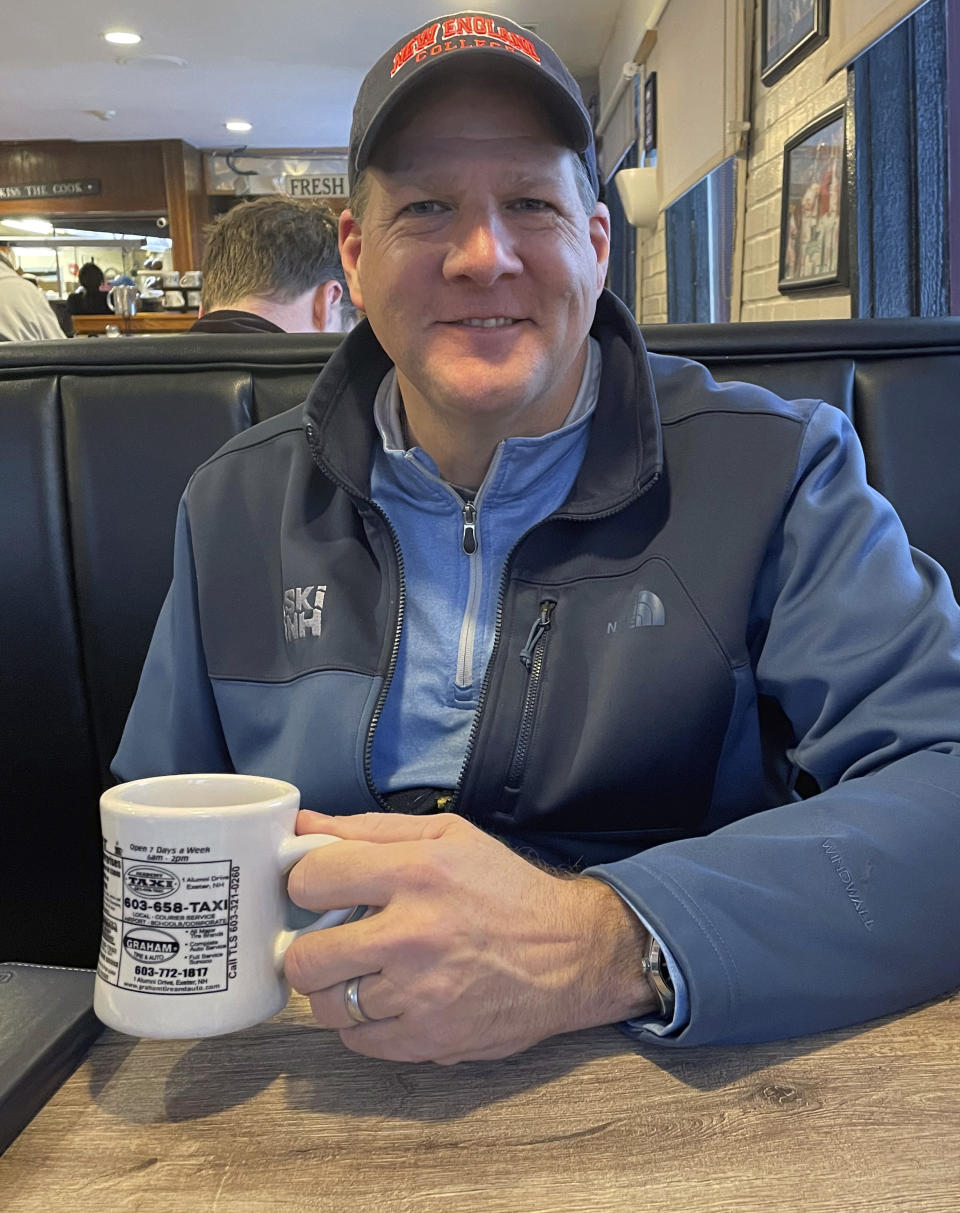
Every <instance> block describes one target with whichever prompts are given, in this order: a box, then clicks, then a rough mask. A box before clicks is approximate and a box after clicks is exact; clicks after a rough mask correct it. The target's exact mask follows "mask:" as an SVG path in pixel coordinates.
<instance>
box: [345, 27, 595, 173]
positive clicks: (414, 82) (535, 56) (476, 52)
mask: <svg viewBox="0 0 960 1213" xmlns="http://www.w3.org/2000/svg"><path fill="white" fill-rule="evenodd" d="M468 63H469V64H474V63H480V64H483V63H493V64H503V63H509V64H512V65H514V67H515V70H516V72H517V74H518V76H519V78H520V79H526V80H528V81H529V83H530V84H531V85H532V86H533V87H534V88H537V89H538V90H539V91H540V93H541V95H542V96H543V97H544V98H545V99H546V101H547V103H548V106H549V111H550V113H551V115H552V116H554V117H555V118H556V120H557V121H558V123H559V125H560V128H561V129H562V131H563V133H564V136H565V138H566V140H567V142H568V144H569V146H570V147H571V148H572V149H573V151H575V152H576V153H577V154H578V155H579V157H580V159H581V160H582V161H583V163H584V166H585V167H586V170H587V174H588V176H589V178H590V184H591V185H592V186H593V189H594V193H597V192H598V191H599V186H598V182H597V155H596V149H595V147H594V142H593V127H592V126H591V123H590V115H589V114H588V113H587V109H586V106H585V105H584V104H583V98H582V97H581V95H580V87H579V85H578V84H577V82H576V80H574V78H573V76H571V74H570V72H569V71H568V70H567V68H566V66H565V65H564V64H563V62H562V61H561V59H560V58H559V56H558V55H557V53H556V51H554V49H553V48H552V47H551V46H549V45H548V44H547V43H546V42H544V40H543V39H542V38H539V37H538V36H537V35H536V34H535V33H533V32H532V30H528V29H526V28H525V27H524V26H522V25H517V23H516V22H515V21H511V20H509V18H507V17H499V16H497V15H496V14H495V13H478V12H473V11H466V12H461V13H453V14H451V15H450V16H446V17H435V18H434V19H433V20H432V21H428V22H426V23H425V24H424V25H422V26H419V27H418V28H417V29H415V30H413V31H412V32H411V33H409V34H405V35H404V36H403V37H402V38H401V39H400V40H399V41H398V42H396V43H395V44H394V45H393V46H392V47H391V48H390V49H389V50H388V51H387V52H386V53H385V54H383V55H382V56H381V57H380V58H379V59H378V60H377V62H376V63H375V64H374V65H373V67H372V68H371V69H370V71H369V72H367V74H366V76H365V77H364V79H363V83H362V84H361V85H360V92H359V93H358V94H357V101H356V104H355V105H354V107H353V125H352V127H351V129H350V153H349V159H348V163H347V175H348V182H349V185H350V188H351V189H353V185H354V182H355V181H356V179H357V175H358V174H359V173H360V172H361V170H362V169H364V168H366V166H367V164H368V162H369V159H370V153H371V151H372V149H373V145H374V143H375V142H376V140H377V136H378V135H379V133H380V131H381V129H382V128H383V125H384V123H385V122H386V120H387V118H388V117H389V116H390V115H391V114H392V113H393V111H394V110H395V109H396V107H397V106H398V105H399V104H400V103H401V102H402V101H403V100H404V99H405V98H406V97H407V96H408V95H409V94H410V93H411V92H412V91H413V89H414V87H415V86H418V85H420V84H422V83H423V82H424V81H425V80H428V79H433V78H434V77H435V76H436V74H437V72H438V71H439V69H440V68H441V67H442V66H443V65H447V67H446V70H448V71H449V70H450V68H451V67H453V68H454V69H459V67H460V66H461V65H465V64H468Z"/></svg>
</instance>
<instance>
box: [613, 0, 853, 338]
mask: <svg viewBox="0 0 960 1213" xmlns="http://www.w3.org/2000/svg"><path fill="white" fill-rule="evenodd" d="M756 29H757V31H758V35H757V38H756V39H755V62H754V83H753V106H752V113H751V130H750V134H749V143H748V147H747V174H746V209H745V210H744V209H743V201H742V200H738V204H739V205H738V213H737V221H738V223H739V222H741V221H742V223H743V263H742V272H741V274H740V282H739V287H740V292H739V293H740V306H739V310H737V309H736V308H735V309H734V314H733V316H732V317H731V319H733V320H814V319H827V320H829V319H840V318H846V317H849V316H850V293H849V291H848V290H847V289H846V288H837V287H823V288H820V289H818V290H809V291H794V292H791V293H790V294H788V295H782V294H780V292H779V291H778V290H777V279H778V276H779V260H780V188H781V179H782V175H783V145H784V144H785V143H786V141H787V140H788V139H789V138H791V136H793V135H795V134H797V132H798V131H800V130H802V129H803V127H805V126H806V125H807V124H808V123H809V122H811V121H812V120H813V119H814V118H816V117H817V116H818V115H820V114H822V113H824V112H825V111H826V110H828V109H830V108H831V107H832V106H834V105H837V104H838V103H839V102H841V101H843V100H844V98H845V96H846V89H847V80H846V73H845V72H839V73H838V74H837V75H836V76H834V77H833V79H831V80H828V81H826V82H824V79H823V77H824V63H825V59H826V45H824V46H821V47H819V48H818V49H817V50H815V51H814V52H813V54H811V55H809V56H808V57H807V58H806V59H804V61H803V62H802V63H801V64H800V65H799V66H798V67H795V68H794V69H793V71H792V72H788V73H787V75H786V76H784V77H783V78H782V79H781V80H778V81H777V83H776V84H774V85H773V86H772V87H771V88H767V87H766V86H765V85H763V84H762V83H761V81H760V66H759V65H760V56H759V30H760V11H759V0H758V3H757V12H756ZM660 154H661V155H664V156H666V155H669V148H663V149H661V151H660ZM666 271H667V262H666V236H665V231H664V219H663V215H662V214H661V215H660V216H659V218H658V220H657V226H656V228H655V229H654V231H653V232H652V233H648V232H644V231H638V232H637V305H636V314H637V317H638V319H639V320H640V322H641V323H642V324H661V323H666V320H667V272H666ZM734 294H735V296H736V291H735V292H734Z"/></svg>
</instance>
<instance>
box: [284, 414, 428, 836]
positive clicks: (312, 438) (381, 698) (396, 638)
mask: <svg viewBox="0 0 960 1213" xmlns="http://www.w3.org/2000/svg"><path fill="white" fill-rule="evenodd" d="M306 431H307V441H308V442H309V444H310V454H311V455H312V456H313V461H314V463H315V464H316V465H317V467H318V468H319V469H320V471H321V472H323V474H324V475H325V476H328V477H329V478H330V479H331V480H332V481H333V482H334V483H335V484H337V485H339V487H340V488H341V489H343V491H344V492H345V493H346V494H347V496H348V497H350V498H351V499H352V500H354V501H357V500H359V501H362V502H363V503H364V504H365V505H368V506H369V507H370V508H371V509H372V510H373V512H374V513H376V514H379V516H380V517H381V518H382V519H383V524H384V526H385V527H386V528H387V534H388V535H389V536H390V538H391V540H392V541H393V551H394V555H395V556H396V559H397V575H398V578H399V589H398V592H397V619H396V626H395V628H394V633H393V648H392V649H391V652H390V662H389V664H388V666H387V672H386V674H385V675H384V678H383V686H382V687H381V688H380V694H379V695H378V696H377V702H376V703H375V704H374V708H373V715H372V716H371V717H370V724H369V725H368V727H367V739H366V743H365V745H364V748H363V774H364V778H365V779H366V781H367V790H368V791H369V793H370V795H371V796H372V797H373V799H374V800H375V801H376V802H377V804H378V805H379V806H380V808H381V809H382V810H383V811H384V812H385V813H389V812H390V806H389V805H388V804H387V802H386V801H385V800H384V799H383V797H382V796H381V795H380V793H379V792H378V791H377V789H376V788H375V787H374V786H373V769H372V765H371V758H372V754H373V734H374V732H375V730H376V727H377V724H378V722H379V720H380V716H381V713H382V712H383V705H384V704H385V703H386V701H387V692H388V691H389V690H390V683H391V682H392V681H393V675H394V671H395V670H396V668H397V656H398V654H399V652H400V632H401V630H402V628H403V611H404V606H405V605H406V583H405V581H404V577H403V552H401V550H400V540H399V539H398V538H397V533H396V531H395V530H394V529H393V523H392V522H391V521H390V519H389V518H388V517H387V516H386V514H385V513H384V512H383V510H381V508H380V507H379V506H378V505H377V503H376V502H375V501H374V500H373V498H372V497H364V496H363V494H362V493H357V492H356V490H355V489H354V488H352V487H351V486H350V485H348V484H347V483H346V481H344V480H342V479H341V478H340V477H339V476H337V475H336V474H335V473H334V472H333V470H332V469H331V468H329V467H327V466H326V465H325V464H324V463H322V462H321V460H320V457H319V455H318V454H317V448H318V443H317V439H316V435H315V434H314V430H313V423H312V422H309V421H308V422H307V425H306Z"/></svg>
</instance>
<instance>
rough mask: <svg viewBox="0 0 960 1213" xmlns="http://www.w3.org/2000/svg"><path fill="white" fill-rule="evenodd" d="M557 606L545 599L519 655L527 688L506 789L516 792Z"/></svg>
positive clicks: (525, 755)
mask: <svg viewBox="0 0 960 1213" xmlns="http://www.w3.org/2000/svg"><path fill="white" fill-rule="evenodd" d="M556 605H557V600H556V599H555V598H545V599H544V600H543V602H541V603H540V611H539V614H538V615H537V618H536V621H535V622H534V625H533V627H532V628H531V629H530V634H529V635H528V636H527V643H526V644H525V645H524V646H523V649H522V651H521V653H520V660H521V661H522V662H523V665H524V668H525V669H526V671H527V686H526V690H525V691H524V694H523V708H522V710H521V712H520V725H519V728H518V729H517V739H516V741H515V742H514V745H513V757H512V758H511V759H510V769H509V771H508V772H507V783H506V786H507V787H508V788H518V787H519V786H520V782H521V780H522V778H523V768H524V767H525V766H526V764H527V750H528V748H529V746H530V738H531V737H532V736H533V726H534V724H535V722H536V719H537V704H538V703H539V702H540V679H541V675H542V674H543V664H544V661H545V660H546V655H547V641H548V640H549V636H548V633H549V631H550V625H551V623H552V617H553V610H554V607H555V606H556Z"/></svg>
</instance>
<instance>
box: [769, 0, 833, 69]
mask: <svg viewBox="0 0 960 1213" xmlns="http://www.w3.org/2000/svg"><path fill="white" fill-rule="evenodd" d="M828 4H829V0H763V2H762V6H761V7H762V12H763V21H762V25H763V28H762V31H761V37H762V43H761V51H760V79H761V80H762V81H763V83H764V84H773V83H774V81H776V80H779V79H780V77H781V76H785V75H786V74H787V72H789V71H791V70H792V69H793V68H795V67H796V66H797V64H798V63H799V62H800V61H801V59H806V57H807V55H809V54H810V52H811V51H812V50H814V48H815V47H818V46H819V45H820V44H821V43H822V42H825V41H826V37H827V19H828V7H827V6H828Z"/></svg>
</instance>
